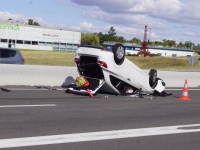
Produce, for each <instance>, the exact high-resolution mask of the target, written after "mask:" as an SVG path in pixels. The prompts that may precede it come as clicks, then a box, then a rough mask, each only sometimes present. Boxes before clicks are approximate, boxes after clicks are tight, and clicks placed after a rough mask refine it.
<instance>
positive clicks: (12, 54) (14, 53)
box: [9, 50, 17, 57]
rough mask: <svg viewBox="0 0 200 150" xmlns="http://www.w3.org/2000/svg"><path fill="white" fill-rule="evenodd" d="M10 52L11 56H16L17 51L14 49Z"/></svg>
mask: <svg viewBox="0 0 200 150" xmlns="http://www.w3.org/2000/svg"><path fill="white" fill-rule="evenodd" d="M9 52H10V57H14V56H15V55H16V53H17V52H16V51H13V50H9Z"/></svg>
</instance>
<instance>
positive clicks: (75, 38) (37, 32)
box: [0, 20, 81, 51]
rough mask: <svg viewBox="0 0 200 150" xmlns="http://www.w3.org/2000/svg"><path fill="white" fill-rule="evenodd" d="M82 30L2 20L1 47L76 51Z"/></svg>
mask: <svg viewBox="0 0 200 150" xmlns="http://www.w3.org/2000/svg"><path fill="white" fill-rule="evenodd" d="M80 42H81V32H80V31H75V30H65V29H56V28H50V27H43V26H32V25H27V23H23V22H13V21H10V20H6V21H0V47H11V48H17V49H32V50H51V51H52V50H54V51H76V50H77V47H78V45H79V44H80Z"/></svg>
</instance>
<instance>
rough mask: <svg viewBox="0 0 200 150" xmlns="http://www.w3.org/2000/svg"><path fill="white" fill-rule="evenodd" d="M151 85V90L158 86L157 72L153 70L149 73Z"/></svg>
mask: <svg viewBox="0 0 200 150" xmlns="http://www.w3.org/2000/svg"><path fill="white" fill-rule="evenodd" d="M149 84H150V87H151V88H153V89H154V88H155V87H156V84H157V70H155V69H151V70H150V72H149Z"/></svg>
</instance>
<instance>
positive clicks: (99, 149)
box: [0, 89, 200, 150]
mask: <svg viewBox="0 0 200 150" xmlns="http://www.w3.org/2000/svg"><path fill="white" fill-rule="evenodd" d="M166 92H167V93H168V94H169V93H171V94H172V95H170V96H167V97H151V96H144V97H143V98H130V97H129V96H111V95H109V96H108V99H106V98H105V95H104V94H102V95H96V96H94V97H89V96H80V95H74V94H73V95H71V94H68V93H65V91H64V90H22V89H21V90H14V89H13V90H12V89H11V90H10V91H6V90H2V91H0V133H1V134H0V147H3V146H4V143H5V144H6V142H7V143H8V145H7V147H6V146H5V148H10V149H16V150H18V149H24V150H25V149H26V150H27V149H28V150H38V149H42V150H55V149H56V150H57V149H59V150H62V149H63V150H169V149H170V150H189V149H190V150H199V149H200V132H199V129H200V125H199V124H200V91H199V90H190V89H189V98H191V100H190V101H182V100H179V99H178V98H179V97H180V96H181V95H182V89H180V90H167V91H166ZM191 124H198V125H195V127H187V128H181V127H180V128H181V132H182V131H183V132H184V133H176V131H172V133H168V131H169V130H171V129H170V128H169V126H176V125H191ZM152 127H156V130H157V129H158V128H157V127H164V128H162V129H158V131H155V132H154V130H152ZM141 128H142V130H138V129H141ZM132 129H136V130H137V131H132ZM188 129H189V132H185V131H187V130H188ZM193 129H198V130H197V131H194V132H193ZM119 130H123V133H119ZM130 130H131V131H130ZM102 131H114V132H115V133H112V135H111V133H110V135H111V138H108V139H103V138H104V137H105V138H107V137H108V136H110V135H109V134H108V133H104V132H102ZM151 131H153V134H155V135H149V134H148V133H149V132H151ZM161 131H165V132H166V133H163V132H161ZM91 132H95V135H90V133H91ZM132 132H134V133H137V135H138V136H135V137H132V136H133V135H134V133H133V134H132ZM141 132H143V133H144V135H143V136H141ZM75 133H76V134H75ZM80 133H86V135H85V137H86V136H87V137H89V138H88V139H87V141H81V140H80V141H78V139H81V138H82V137H83V136H80ZM128 133H130V134H129V135H128V137H123V134H124V135H125V134H128ZM50 135H51V137H49V136H50ZM54 135H61V137H58V136H57V137H56V136H55V137H54ZM77 135H78V136H80V138H77ZM47 136H48V138H51V139H50V140H49V139H46V138H47ZM64 136H65V137H64ZM66 136H69V138H70V139H72V138H73V136H74V141H71V142H70V141H68V142H66V141H65V138H66ZM96 136H98V138H99V140H95V139H94V138H95V137H96ZM22 137H24V141H20V140H22ZM28 137H33V138H34V139H30V138H28ZM5 139H7V140H5ZM56 140H57V141H59V142H60V143H57V144H56V142H55V141H56ZM45 141H46V142H47V141H48V142H49V141H50V143H48V144H47V143H46V144H45ZM14 142H16V143H20V142H21V143H32V144H30V145H29V146H19V147H18V146H17V144H14ZM40 142H41V143H40ZM33 143H34V144H35V145H34V144H33Z"/></svg>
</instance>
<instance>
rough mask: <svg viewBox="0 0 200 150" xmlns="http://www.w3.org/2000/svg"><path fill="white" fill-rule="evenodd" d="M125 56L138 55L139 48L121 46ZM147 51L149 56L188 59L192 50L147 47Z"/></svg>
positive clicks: (111, 44) (111, 45)
mask: <svg viewBox="0 0 200 150" xmlns="http://www.w3.org/2000/svg"><path fill="white" fill-rule="evenodd" d="M104 45H107V47H108V48H110V49H111V48H112V47H113V45H114V44H113V43H104ZM123 46H124V48H125V51H126V55H129V54H132V55H133V54H138V52H139V51H140V49H141V46H138V45H133V44H123ZM148 51H149V52H150V53H151V54H154V55H159V56H163V57H189V56H193V53H194V50H192V49H185V48H169V47H161V46H160V47H159V46H157V47H153V46H148Z"/></svg>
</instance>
